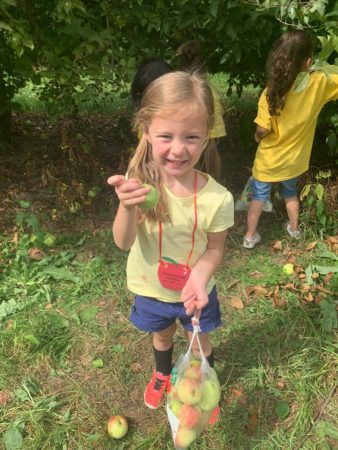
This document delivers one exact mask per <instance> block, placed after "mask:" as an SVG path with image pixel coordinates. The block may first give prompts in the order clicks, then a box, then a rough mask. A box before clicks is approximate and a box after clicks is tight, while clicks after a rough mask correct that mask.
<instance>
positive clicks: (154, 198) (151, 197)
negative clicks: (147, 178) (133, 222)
mask: <svg viewBox="0 0 338 450" xmlns="http://www.w3.org/2000/svg"><path fill="white" fill-rule="evenodd" d="M142 186H143V187H145V188H149V189H150V191H149V192H148V194H147V195H146V199H145V200H144V201H143V202H142V203H140V204H139V207H140V208H142V209H151V208H155V206H156V205H157V202H158V191H157V189H156V188H155V187H154V186H150V184H146V183H144V184H142Z"/></svg>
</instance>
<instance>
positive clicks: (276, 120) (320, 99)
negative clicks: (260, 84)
mask: <svg viewBox="0 0 338 450" xmlns="http://www.w3.org/2000/svg"><path fill="white" fill-rule="evenodd" d="M336 99H338V75H336V74H331V75H329V76H327V75H326V74H325V73H323V72H312V73H310V75H309V81H308V84H307V86H306V87H305V88H304V89H303V90H302V91H300V92H296V91H293V90H290V91H289V92H288V94H287V97H286V101H285V106H284V108H283V110H282V111H281V113H280V115H279V116H271V115H270V113H269V107H268V102H267V98H266V89H265V90H264V91H263V93H262V95H261V97H260V99H259V102H258V114H257V117H256V118H255V123H256V124H257V125H259V126H261V127H263V128H266V129H267V130H269V131H270V133H269V134H268V135H267V136H265V137H264V138H263V139H262V140H261V141H260V143H259V146H258V149H257V152H256V157H255V161H254V166H253V170H252V174H253V176H254V178H256V179H257V180H258V181H270V182H276V181H284V180H289V179H291V178H294V177H297V176H299V175H301V174H302V173H304V172H305V171H306V170H307V169H308V168H309V161H310V156H311V149H312V144H313V139H314V134H315V129H316V124H317V118H318V115H319V113H320V111H321V109H322V108H323V106H324V105H325V103H327V102H329V101H330V100H336Z"/></svg>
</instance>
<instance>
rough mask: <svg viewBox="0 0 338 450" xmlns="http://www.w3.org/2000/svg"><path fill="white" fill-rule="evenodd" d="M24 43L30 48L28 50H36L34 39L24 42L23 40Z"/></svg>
mask: <svg viewBox="0 0 338 450" xmlns="http://www.w3.org/2000/svg"><path fill="white" fill-rule="evenodd" d="M22 43H23V45H24V46H25V47H28V48H30V49H31V50H34V44H33V41H32V39H23V40H22Z"/></svg>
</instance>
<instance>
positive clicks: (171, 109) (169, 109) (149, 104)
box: [128, 71, 216, 222]
mask: <svg viewBox="0 0 338 450" xmlns="http://www.w3.org/2000/svg"><path fill="white" fill-rule="evenodd" d="M189 107H190V108H191V109H192V110H193V111H198V112H200V114H204V115H205V117H206V122H207V128H208V132H210V130H211V129H212V127H213V123H214V101H213V95H212V91H211V89H210V86H209V84H208V82H207V80H206V79H205V78H203V77H201V76H199V75H197V74H195V73H187V72H180V71H176V72H171V73H168V74H166V75H163V76H161V77H160V78H158V79H156V80H155V81H153V82H152V83H151V84H150V85H149V86H148V88H147V89H146V91H145V93H144V96H143V99H142V104H141V108H140V109H139V110H138V111H137V113H136V114H135V116H134V129H135V130H142V131H143V135H142V138H141V140H140V142H139V144H138V146H137V148H136V151H135V154H134V156H133V158H132V159H131V161H130V163H129V167H128V176H129V177H131V178H137V179H139V180H140V181H141V182H142V183H148V184H151V185H153V186H155V187H156V189H157V190H158V192H159V202H158V204H157V206H156V208H154V209H151V210H149V211H146V212H145V213H144V214H145V215H146V216H147V218H149V219H150V220H154V221H163V222H164V221H168V220H169V219H170V217H169V211H168V203H167V197H166V194H165V190H164V185H163V176H162V173H161V168H160V167H159V166H158V165H157V163H155V161H154V159H153V156H152V147H151V144H150V143H149V142H148V140H147V138H146V136H145V134H144V130H146V129H148V127H149V126H150V124H151V122H152V121H153V119H154V118H155V117H159V116H162V117H170V116H172V115H175V114H177V113H179V112H180V111H182V110H187V109H188V110H189V109H190V108H189ZM214 152H215V149H214V147H213V146H212V145H210V140H208V142H207V144H206V147H205V150H204V160H205V161H208V163H209V162H210V161H211V160H212V159H213V153H214ZM210 153H211V154H210ZM215 157H216V154H215ZM209 165H210V164H209Z"/></svg>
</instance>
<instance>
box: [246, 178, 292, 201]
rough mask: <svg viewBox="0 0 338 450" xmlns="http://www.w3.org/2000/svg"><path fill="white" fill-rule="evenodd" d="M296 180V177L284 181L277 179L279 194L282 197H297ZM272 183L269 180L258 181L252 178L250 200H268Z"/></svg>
mask: <svg viewBox="0 0 338 450" xmlns="http://www.w3.org/2000/svg"><path fill="white" fill-rule="evenodd" d="M297 181H298V177H296V178H291V179H290V180H286V181H278V185H279V186H278V190H279V194H280V196H281V197H282V198H290V197H297ZM272 184H273V183H272V182H270V181H258V180H256V179H255V178H253V179H252V182H251V186H252V200H258V201H261V202H265V201H266V200H269V198H270V192H271V187H272Z"/></svg>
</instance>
